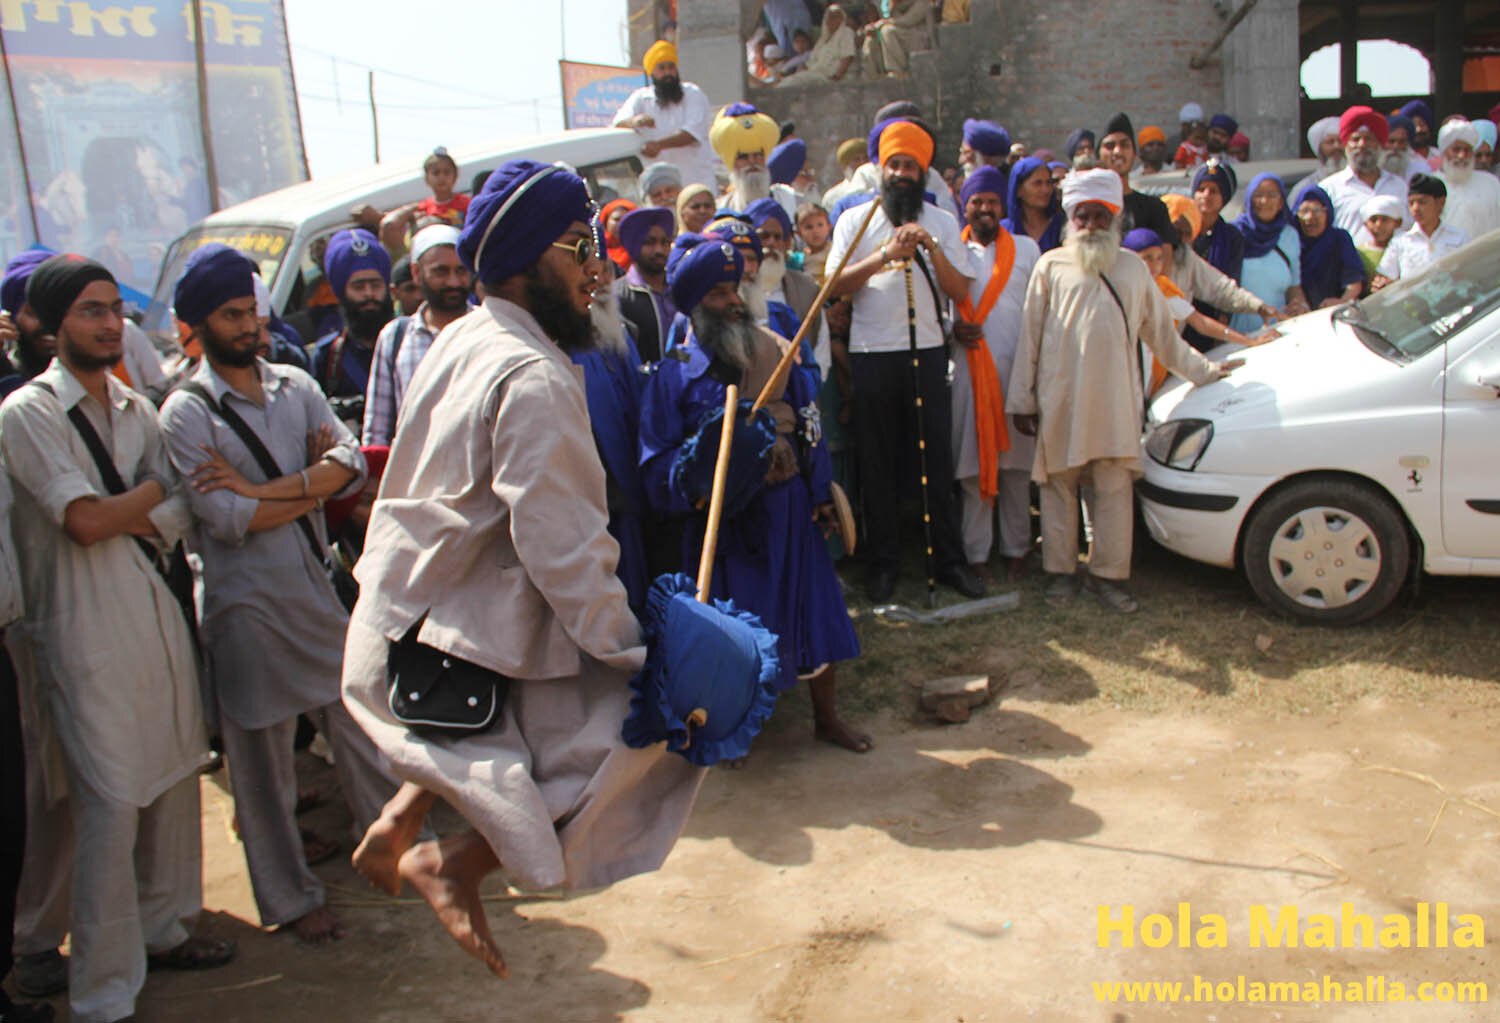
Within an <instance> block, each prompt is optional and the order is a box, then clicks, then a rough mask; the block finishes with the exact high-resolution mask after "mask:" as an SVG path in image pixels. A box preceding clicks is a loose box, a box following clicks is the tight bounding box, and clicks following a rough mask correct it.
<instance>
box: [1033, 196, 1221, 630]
mask: <svg viewBox="0 0 1500 1023" xmlns="http://www.w3.org/2000/svg"><path fill="white" fill-rule="evenodd" d="M1123 205H1124V196H1123V194H1122V192H1121V188H1120V178H1119V175H1118V174H1115V173H1114V172H1112V171H1106V170H1104V169H1102V168H1100V169H1098V170H1090V171H1074V172H1073V173H1071V174H1069V175H1068V176H1067V177H1066V178H1064V179H1063V212H1064V213H1065V214H1066V215H1067V217H1068V226H1067V229H1066V235H1065V238H1064V242H1063V244H1062V245H1061V246H1060V247H1058V248H1056V249H1053V250H1052V251H1050V252H1048V253H1046V254H1044V255H1043V256H1042V258H1041V259H1040V260H1038V262H1037V265H1036V269H1035V270H1034V271H1032V274H1031V283H1030V285H1029V287H1028V289H1027V292H1026V305H1025V311H1024V313H1023V321H1022V328H1021V340H1020V344H1019V346H1018V347H1017V351H1016V361H1015V368H1014V370H1013V372H1012V376H1011V380H1010V382H1009V387H1008V389H1007V391H1006V402H1005V404H1006V408H1007V410H1008V411H1009V412H1010V413H1011V419H1012V423H1013V424H1014V426H1015V428H1016V429H1017V430H1019V431H1020V432H1021V433H1023V434H1028V435H1033V436H1035V437H1036V460H1035V462H1034V463H1033V465H1032V473H1031V478H1032V479H1033V480H1035V481H1036V482H1037V483H1038V484H1039V485H1040V486H1041V497H1042V555H1043V561H1042V564H1043V568H1045V569H1046V571H1047V573H1048V574H1049V575H1050V576H1051V577H1052V582H1051V583H1050V584H1049V585H1048V587H1047V591H1046V599H1047V602H1048V603H1049V604H1052V605H1053V606H1062V605H1065V604H1068V603H1070V602H1071V601H1072V600H1073V599H1074V597H1075V596H1076V595H1077V593H1078V580H1077V570H1078V490H1079V486H1080V484H1082V483H1087V482H1092V485H1093V499H1092V502H1091V512H1092V522H1093V527H1094V542H1093V549H1092V551H1091V552H1090V556H1089V569H1088V577H1087V586H1088V590H1089V592H1090V593H1091V594H1093V595H1094V596H1096V597H1097V598H1098V599H1099V600H1100V602H1101V603H1103V604H1104V605H1105V606H1106V607H1109V608H1112V609H1113V610H1116V611H1120V612H1126V613H1128V612H1131V611H1134V610H1136V608H1137V606H1138V605H1137V604H1136V601H1135V598H1134V597H1132V596H1131V595H1130V593H1129V592H1128V591H1127V590H1126V589H1125V587H1124V583H1125V581H1126V580H1128V579H1129V578H1130V555H1131V541H1132V532H1133V522H1134V520H1133V512H1134V497H1133V492H1134V482H1135V478H1136V477H1137V476H1139V475H1140V473H1141V457H1140V451H1141V422H1142V406H1143V400H1144V399H1143V393H1142V391H1143V389H1142V382H1141V369H1140V360H1141V350H1140V344H1139V343H1138V341H1139V342H1141V343H1144V344H1145V345H1146V346H1147V347H1148V348H1149V349H1150V350H1151V352H1152V354H1153V355H1154V356H1155V357H1156V358H1157V359H1158V360H1159V361H1160V362H1161V363H1162V364H1163V365H1165V366H1166V367H1167V369H1169V370H1171V371H1172V372H1174V373H1177V374H1179V375H1180V376H1184V377H1186V378H1187V379H1189V380H1191V381H1192V382H1193V383H1196V384H1204V383H1209V382H1211V381H1213V380H1217V379H1219V378H1220V377H1222V376H1223V375H1224V374H1225V373H1226V372H1227V371H1228V370H1229V369H1231V368H1233V366H1234V365H1235V364H1234V363H1225V364H1222V365H1221V364H1219V363H1214V362H1210V361H1208V360H1207V359H1205V358H1204V357H1203V356H1202V355H1200V354H1198V353H1197V352H1195V351H1194V350H1193V349H1192V348H1190V347H1188V345H1187V342H1185V341H1183V340H1182V338H1181V337H1179V336H1178V335H1177V331H1176V330H1175V329H1174V328H1173V325H1172V318H1171V315H1170V313H1169V312H1168V309H1167V304H1166V302H1165V301H1164V300H1163V299H1162V295H1161V292H1160V290H1158V288H1157V286H1156V282H1155V281H1154V280H1152V277H1151V272H1150V271H1149V270H1147V269H1146V264H1145V263H1143V262H1142V261H1141V259H1140V257H1139V256H1137V255H1136V254H1135V253H1133V252H1127V251H1125V250H1123V249H1121V248H1120V241H1121V234H1120V229H1119V221H1120V212H1121V209H1122V207H1123Z"/></svg>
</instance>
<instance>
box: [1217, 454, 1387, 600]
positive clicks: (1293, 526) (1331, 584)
mask: <svg viewBox="0 0 1500 1023" xmlns="http://www.w3.org/2000/svg"><path fill="white" fill-rule="evenodd" d="M1410 562H1411V537H1410V536H1409V535H1408V534H1407V531H1406V523H1405V521H1404V520H1403V519H1402V517H1401V513H1400V512H1399V511H1398V510H1397V509H1396V507H1395V505H1394V504H1393V503H1392V502H1391V500H1390V499H1389V498H1388V497H1386V496H1385V495H1384V494H1382V493H1381V492H1380V491H1378V490H1376V489H1375V488H1374V487H1372V486H1369V485H1367V484H1363V483H1356V482H1353V481H1349V480H1306V481H1304V482H1301V483H1294V484H1292V485H1291V486H1289V487H1286V488H1285V489H1284V490H1281V491H1280V492H1278V493H1276V494H1273V495H1272V496H1271V497H1270V498H1269V499H1268V500H1266V501H1265V502H1263V503H1262V504H1261V505H1260V506H1259V507H1257V508H1256V509H1255V510H1254V511H1253V512H1252V513H1251V515H1250V520H1249V522H1248V523H1247V524H1246V527H1245V542H1244V546H1243V549H1242V552H1241V563H1242V564H1243V566H1244V572H1245V578H1246V579H1247V580H1249V583H1250V588H1251V589H1253V590H1254V591H1255V595H1256V596H1257V597H1259V598H1260V599H1261V600H1262V601H1263V602H1264V603H1266V604H1267V605H1269V606H1270V607H1272V608H1273V609H1275V610H1277V611H1279V612H1281V613H1282V614H1285V615H1288V616H1290V617H1293V618H1300V619H1302V620H1303V621H1308V622H1314V623H1317V624H1320V625H1353V624H1355V623H1356V622H1363V621H1367V620H1369V619H1371V618H1373V617H1375V616H1376V615H1378V614H1380V613H1381V612H1382V611H1384V610H1385V609H1386V608H1388V607H1390V606H1391V603H1392V602H1393V601H1395V599H1396V597H1397V596H1398V595H1399V594H1400V592H1401V587H1402V585H1403V583H1404V582H1405V581H1406V575H1407V571H1408V569H1409V568H1410Z"/></svg>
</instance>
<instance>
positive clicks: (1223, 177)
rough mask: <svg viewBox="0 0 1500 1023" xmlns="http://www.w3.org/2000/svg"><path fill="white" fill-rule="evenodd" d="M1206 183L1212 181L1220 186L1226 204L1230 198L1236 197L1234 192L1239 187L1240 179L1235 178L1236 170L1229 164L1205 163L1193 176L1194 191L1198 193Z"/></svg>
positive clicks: (1220, 192) (1220, 193)
mask: <svg viewBox="0 0 1500 1023" xmlns="http://www.w3.org/2000/svg"><path fill="white" fill-rule="evenodd" d="M1205 181H1212V182H1213V183H1214V184H1216V185H1218V186H1219V195H1220V196H1222V198H1223V201H1224V202H1225V203H1228V202H1229V197H1230V196H1232V195H1234V190H1235V189H1236V188H1238V187H1239V179H1238V178H1236V177H1235V174H1234V168H1232V167H1230V166H1229V164H1227V163H1205V164H1204V165H1203V166H1201V167H1199V168H1198V171H1197V173H1196V174H1194V175H1193V191H1194V192H1195V193H1196V192H1197V191H1198V186H1199V185H1201V184H1203V182H1205Z"/></svg>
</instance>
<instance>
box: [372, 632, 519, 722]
mask: <svg viewBox="0 0 1500 1023" xmlns="http://www.w3.org/2000/svg"><path fill="white" fill-rule="evenodd" d="M426 619H427V616H426V615H423V616H422V617H421V618H420V619H418V620H417V624H415V625H413V626H412V627H411V628H410V629H408V630H407V632H406V635H404V636H402V637H401V639H400V641H399V642H396V643H392V644H391V645H390V651H389V653H387V654H386V668H385V677H386V681H387V682H388V683H389V684H390V693H389V695H388V696H387V698H386V704H387V706H389V707H390V709H391V714H392V715H393V716H394V717H395V718H396V720H397V721H399V722H401V723H402V724H403V725H405V726H406V727H407V728H409V729H411V730H412V731H413V732H416V733H418V734H419V735H422V734H425V735H440V736H441V735H477V734H478V733H480V732H487V731H489V730H490V729H491V728H493V727H494V726H495V722H497V721H499V720H500V710H501V708H502V707H504V706H505V697H506V695H507V694H508V693H509V692H510V679H509V678H507V677H506V676H504V675H502V674H500V673H499V672H498V671H491V670H490V669H488V668H484V667H480V666H479V665H477V664H474V663H473V662H472V661H466V660H464V659H463V658H462V657H455V656H453V655H452V654H447V653H444V652H443V651H441V650H439V649H437V648H436V647H430V646H428V645H427V644H426V643H419V642H417V633H418V632H419V631H420V630H421V628H422V622H424V621H426Z"/></svg>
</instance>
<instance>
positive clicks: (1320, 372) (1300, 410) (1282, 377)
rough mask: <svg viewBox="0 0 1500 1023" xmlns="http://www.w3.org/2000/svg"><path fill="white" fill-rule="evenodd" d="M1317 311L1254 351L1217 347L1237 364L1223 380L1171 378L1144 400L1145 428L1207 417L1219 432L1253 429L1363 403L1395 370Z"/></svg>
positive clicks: (1282, 327)
mask: <svg viewBox="0 0 1500 1023" xmlns="http://www.w3.org/2000/svg"><path fill="white" fill-rule="evenodd" d="M1332 314H1333V310H1332V309H1319V310H1316V311H1314V312H1311V313H1307V314H1306V315H1304V316H1299V317H1297V318H1295V319H1292V320H1286V321H1283V322H1282V323H1280V324H1278V325H1277V330H1278V331H1279V332H1280V334H1281V336H1280V337H1278V338H1276V339H1275V340H1273V341H1268V342H1267V343H1265V344H1263V345H1257V346H1256V347H1254V348H1240V347H1237V346H1234V345H1224V346H1221V347H1220V348H1217V349H1215V350H1214V351H1212V352H1210V353H1209V357H1210V358H1212V359H1215V360H1217V361H1223V360H1226V359H1243V360H1244V361H1245V364H1244V365H1243V366H1240V367H1239V368H1237V369H1235V370H1234V372H1232V373H1231V374H1230V375H1229V376H1228V377H1226V378H1224V379H1223V380H1219V381H1216V382H1214V383H1211V384H1205V385H1203V386H1201V387H1194V386H1193V385H1192V384H1190V383H1188V382H1187V381H1185V380H1181V379H1179V378H1176V377H1173V378H1171V383H1169V384H1168V385H1167V386H1166V387H1165V388H1163V390H1162V391H1161V392H1160V393H1159V394H1158V395H1157V397H1156V398H1155V400H1153V401H1152V403H1151V420H1152V424H1153V425H1154V424H1155V423H1163V422H1166V421H1167V420H1168V419H1209V420H1213V421H1214V422H1215V423H1216V424H1218V425H1219V426H1221V427H1228V426H1235V427H1239V426H1244V427H1251V428H1253V427H1257V426H1261V425H1265V424H1266V423H1268V422H1271V421H1280V422H1285V421H1287V420H1289V419H1296V418H1301V417H1302V416H1304V415H1307V414H1316V415H1317V416H1320V417H1321V416H1326V415H1329V414H1337V413H1338V411H1339V410H1341V408H1342V407H1343V406H1344V405H1345V404H1346V403H1352V404H1353V405H1355V406H1356V407H1357V406H1361V405H1363V406H1367V405H1368V403H1369V399H1370V390H1371V388H1372V387H1375V386H1378V385H1379V383H1380V382H1382V381H1388V380H1390V379H1391V378H1392V377H1393V376H1394V374H1397V373H1400V372H1401V370H1402V368H1403V367H1402V366H1401V365H1400V364H1398V363H1395V362H1392V361H1390V360H1389V359H1386V358H1384V357H1382V356H1379V355H1376V354H1375V353H1374V352H1372V351H1371V350H1370V349H1369V348H1367V347H1365V345H1364V344H1363V343H1362V342H1361V341H1360V340H1359V338H1358V336H1356V335H1355V333H1354V331H1353V330H1351V329H1350V328H1348V327H1347V326H1341V325H1338V324H1335V323H1333V321H1332Z"/></svg>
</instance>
